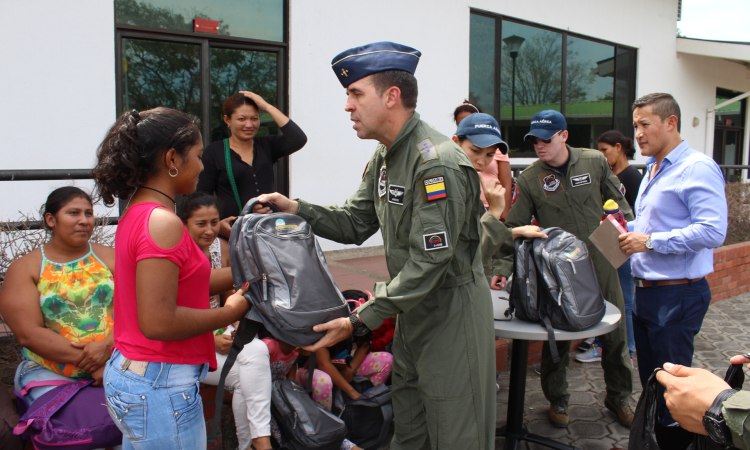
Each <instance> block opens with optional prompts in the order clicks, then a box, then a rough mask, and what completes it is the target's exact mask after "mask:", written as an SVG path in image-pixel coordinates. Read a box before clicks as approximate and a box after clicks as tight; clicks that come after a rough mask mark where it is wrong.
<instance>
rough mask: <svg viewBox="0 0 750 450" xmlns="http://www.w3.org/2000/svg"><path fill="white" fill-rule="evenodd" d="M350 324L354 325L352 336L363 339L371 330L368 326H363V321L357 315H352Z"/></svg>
mask: <svg viewBox="0 0 750 450" xmlns="http://www.w3.org/2000/svg"><path fill="white" fill-rule="evenodd" d="M349 322H351V323H352V327H354V331H352V334H353V335H354V336H357V337H361V336H364V335H366V334H367V333H368V332H369V331H370V329H369V328H367V325H365V324H363V323H362V321H361V320H359V317H357V313H352V314H351V315H350V316H349Z"/></svg>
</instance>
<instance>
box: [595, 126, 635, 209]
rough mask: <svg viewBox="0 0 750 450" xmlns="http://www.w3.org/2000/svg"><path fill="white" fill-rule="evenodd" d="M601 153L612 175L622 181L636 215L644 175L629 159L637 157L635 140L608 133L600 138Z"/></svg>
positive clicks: (626, 197)
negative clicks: (636, 204) (636, 205)
mask: <svg viewBox="0 0 750 450" xmlns="http://www.w3.org/2000/svg"><path fill="white" fill-rule="evenodd" d="M598 141H599V151H600V152H602V153H603V154H604V157H605V158H607V161H608V162H609V166H610V167H611V168H612V173H614V174H615V175H617V178H619V179H620V183H622V187H621V188H620V190H624V192H623V193H622V194H623V195H624V196H625V200H627V201H628V204H629V205H630V209H632V210H633V215H634V216H635V215H636V211H635V200H636V198H637V197H638V188H640V186H641V180H642V179H643V175H641V172H639V171H638V170H636V169H634V168H633V166H631V165H630V162H629V159H630V158H632V157H633V155H635V148H634V147H633V140H632V139H630V138H628V137H625V135H624V134H622V133H621V132H619V131H617V130H611V131H607V132H606V133H604V134H602V135H601V136H599V140H598Z"/></svg>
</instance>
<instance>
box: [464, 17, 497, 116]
mask: <svg viewBox="0 0 750 450" xmlns="http://www.w3.org/2000/svg"><path fill="white" fill-rule="evenodd" d="M469 33H470V39H469V40H470V44H469V67H470V69H469V101H470V102H471V103H473V104H475V105H478V106H479V107H480V108H482V111H485V112H487V113H488V114H494V111H495V19H493V18H491V17H486V16H479V15H476V14H472V15H471V31H470V32H469Z"/></svg>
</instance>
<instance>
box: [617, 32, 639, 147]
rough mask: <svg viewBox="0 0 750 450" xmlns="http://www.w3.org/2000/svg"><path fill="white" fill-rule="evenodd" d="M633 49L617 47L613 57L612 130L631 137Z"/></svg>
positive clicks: (633, 87)
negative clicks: (613, 94)
mask: <svg viewBox="0 0 750 450" xmlns="http://www.w3.org/2000/svg"><path fill="white" fill-rule="evenodd" d="M636 62H637V61H636V53H635V50H634V49H629V48H625V47H620V46H619V45H618V46H617V53H616V57H615V96H614V101H615V104H614V118H613V120H612V123H613V128H614V129H615V130H619V131H620V132H621V133H622V134H624V135H625V136H628V137H633V102H635V67H636Z"/></svg>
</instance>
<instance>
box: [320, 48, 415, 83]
mask: <svg viewBox="0 0 750 450" xmlns="http://www.w3.org/2000/svg"><path fill="white" fill-rule="evenodd" d="M421 56H422V53H421V52H420V51H419V50H417V49H415V48H411V47H407V46H406V45H401V44H397V43H395V42H388V41H383V42H373V43H372V44H367V45H363V46H362V47H354V48H350V49H349V50H345V51H343V52H341V53H339V54H338V55H336V57H335V58H333V60H332V61H331V67H332V68H333V73H335V74H336V76H337V77H338V79H339V81H340V82H341V85H342V86H344V87H349V85H350V84H352V83H354V82H355V81H357V80H359V79H361V78H364V77H366V76H368V75H372V74H374V73H378V72H384V71H386V70H403V71H405V72H409V73H410V74H412V75H414V71H415V70H417V64H418V63H419V58H420V57H421Z"/></svg>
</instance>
